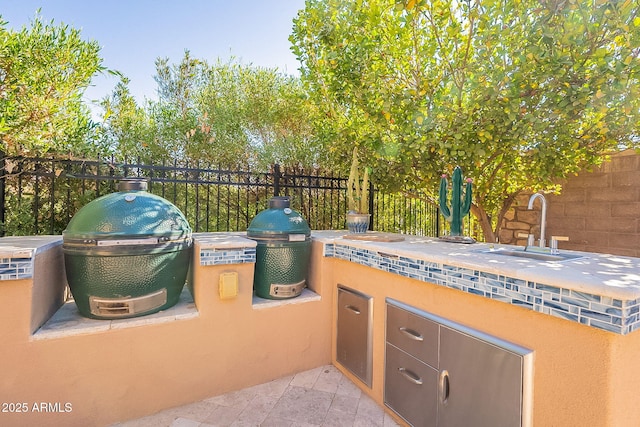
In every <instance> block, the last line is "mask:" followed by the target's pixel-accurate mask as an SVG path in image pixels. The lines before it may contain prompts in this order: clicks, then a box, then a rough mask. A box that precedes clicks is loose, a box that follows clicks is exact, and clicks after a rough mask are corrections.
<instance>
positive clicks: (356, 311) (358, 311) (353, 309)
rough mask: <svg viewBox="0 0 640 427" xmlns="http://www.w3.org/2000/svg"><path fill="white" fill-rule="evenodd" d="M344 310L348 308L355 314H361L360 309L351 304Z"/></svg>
mask: <svg viewBox="0 0 640 427" xmlns="http://www.w3.org/2000/svg"><path fill="white" fill-rule="evenodd" d="M344 308H346V309H347V310H349V311H353V312H354V313H355V314H360V310H359V309H358V307H355V306H353V305H351V304H347V305H345V306H344Z"/></svg>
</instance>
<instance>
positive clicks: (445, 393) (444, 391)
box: [438, 369, 449, 405]
mask: <svg viewBox="0 0 640 427" xmlns="http://www.w3.org/2000/svg"><path fill="white" fill-rule="evenodd" d="M438 389H439V390H438V394H439V395H440V403H442V404H443V405H446V404H447V400H449V372H448V371H447V370H446V369H443V370H442V371H441V372H440V380H439V381H438Z"/></svg>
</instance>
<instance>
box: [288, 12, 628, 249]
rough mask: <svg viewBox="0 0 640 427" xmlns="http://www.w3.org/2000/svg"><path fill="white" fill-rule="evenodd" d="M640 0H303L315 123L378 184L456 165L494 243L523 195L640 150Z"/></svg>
mask: <svg viewBox="0 0 640 427" xmlns="http://www.w3.org/2000/svg"><path fill="white" fill-rule="evenodd" d="M639 8H640V6H639V5H638V3H637V2H635V1H631V0H619V1H606V0H591V1H577V0H566V1H555V0H544V1H539V0H510V1H505V0H500V1H498V0H482V1H479V0H354V1H348V2H345V1H340V0H307V2H306V6H305V9H304V10H303V11H301V12H300V13H299V15H298V17H297V18H296V20H295V22H294V30H293V34H292V35H291V41H292V43H293V45H294V51H295V53H296V54H297V56H298V58H299V60H300V61H301V62H302V64H303V65H302V69H301V71H302V79H303V81H304V83H305V84H306V87H307V88H308V90H309V93H310V96H311V97H312V99H313V100H314V101H315V102H316V103H317V104H318V108H319V110H320V111H324V112H326V114H325V115H324V117H323V120H321V121H319V122H318V123H317V129H316V132H318V135H320V136H322V137H323V138H325V139H326V140H328V141H332V145H331V150H332V151H333V153H334V154H335V155H336V156H337V157H340V156H342V157H343V158H345V159H348V155H349V153H351V150H352V147H353V145H357V146H360V147H361V150H359V152H360V153H362V154H363V155H364V161H365V162H367V163H369V164H370V165H371V166H374V174H373V179H375V180H376V181H377V183H378V184H381V185H387V186H389V187H393V188H401V187H403V186H404V184H405V183H407V182H409V183H411V185H413V186H415V187H416V188H421V189H426V190H427V191H431V192H432V194H433V195H435V192H436V191H437V188H438V182H439V178H440V175H441V174H442V173H443V172H445V173H448V172H451V171H452V170H453V168H454V167H455V166H456V165H460V166H461V167H462V168H463V170H464V173H465V176H468V177H472V178H473V180H474V203H473V206H472V212H473V213H474V214H475V215H476V216H477V217H478V218H479V220H480V224H481V226H482V229H483V232H484V235H485V238H486V239H487V240H489V241H494V240H495V232H496V229H495V228H494V227H497V224H500V219H501V218H502V216H503V215H504V214H505V213H506V211H507V210H508V208H509V207H510V206H511V204H512V203H513V201H514V199H515V197H516V196H517V195H518V194H519V193H520V192H521V191H523V190H530V191H539V190H545V191H552V190H557V189H558V187H557V184H556V183H557V182H558V179H559V178H562V177H565V176H567V175H568V174H571V173H575V172H577V171H578V170H579V169H580V168H582V167H585V166H589V165H593V164H597V163H598V162H600V161H601V160H602V154H603V153H607V152H610V151H612V150H618V149H620V148H624V147H637V146H638V135H639V132H638V124H639V123H640V120H639V119H640V117H639V116H640V96H639V95H640V93H639V92H640V85H639V83H640V82H639V77H640V59H639V53H640V48H639V46H640V16H639V15H638V10H639Z"/></svg>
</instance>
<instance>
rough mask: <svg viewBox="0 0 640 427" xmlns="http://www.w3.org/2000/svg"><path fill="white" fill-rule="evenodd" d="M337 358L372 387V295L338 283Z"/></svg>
mask: <svg viewBox="0 0 640 427" xmlns="http://www.w3.org/2000/svg"><path fill="white" fill-rule="evenodd" d="M337 317H338V324H337V337H336V353H337V354H336V360H337V361H338V362H339V363H340V364H341V365H342V366H344V367H345V368H347V369H348V370H350V371H351V372H352V373H353V374H354V375H355V376H357V377H358V378H360V379H361V380H362V382H364V383H365V384H366V385H368V386H369V387H371V380H372V371H373V365H372V358H373V352H372V348H371V346H372V327H373V321H372V318H373V298H372V297H371V296H369V295H365V294H362V293H360V292H357V291H354V290H353V289H349V288H346V287H344V286H342V285H340V286H338V313H337Z"/></svg>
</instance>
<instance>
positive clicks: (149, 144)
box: [102, 51, 322, 170]
mask: <svg viewBox="0 0 640 427" xmlns="http://www.w3.org/2000/svg"><path fill="white" fill-rule="evenodd" d="M155 80H156V82H157V84H158V100H157V101H147V103H146V104H145V106H144V107H139V106H138V105H137V104H136V103H135V100H134V99H133V97H131V95H130V92H129V91H128V88H127V82H126V81H122V82H121V83H120V84H119V85H118V86H117V87H116V89H115V90H114V92H113V94H112V95H111V96H110V97H108V98H106V99H105V100H103V103H102V106H103V108H104V110H105V114H104V124H105V130H104V133H105V135H106V138H107V139H108V140H109V141H110V142H109V144H108V145H110V146H111V147H113V148H116V150H117V151H118V152H120V153H125V152H126V153H130V154H129V155H132V154H133V155H135V156H140V157H142V158H146V159H153V158H155V159H156V160H157V159H159V158H177V159H184V160H189V161H204V162H207V163H213V164H215V165H220V166H223V167H246V166H251V167H254V168H257V169H262V170H264V169H267V168H268V166H269V165H270V164H272V163H280V164H282V165H302V166H313V165H316V164H317V163H318V162H319V160H320V159H321V158H322V148H321V147H318V146H317V144H316V139H315V138H314V135H313V133H312V126H311V123H312V121H313V120H312V116H313V115H314V114H316V112H315V104H314V103H312V102H310V100H309V99H308V97H306V94H305V91H304V88H303V86H302V84H301V82H300V79H299V78H296V77H293V76H288V75H284V74H282V73H280V72H278V71H277V70H276V69H267V68H259V67H253V66H250V65H243V64H241V63H239V62H237V61H235V60H231V61H229V62H221V61H216V62H215V63H213V64H209V63H207V62H206V61H204V60H199V59H196V58H192V57H191V55H190V53H189V52H188V51H186V52H185V55H184V57H183V58H182V60H181V61H180V62H179V63H177V64H170V63H169V60H168V59H167V58H159V59H158V60H156V76H155Z"/></svg>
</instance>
